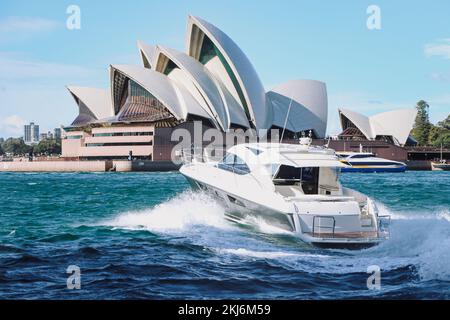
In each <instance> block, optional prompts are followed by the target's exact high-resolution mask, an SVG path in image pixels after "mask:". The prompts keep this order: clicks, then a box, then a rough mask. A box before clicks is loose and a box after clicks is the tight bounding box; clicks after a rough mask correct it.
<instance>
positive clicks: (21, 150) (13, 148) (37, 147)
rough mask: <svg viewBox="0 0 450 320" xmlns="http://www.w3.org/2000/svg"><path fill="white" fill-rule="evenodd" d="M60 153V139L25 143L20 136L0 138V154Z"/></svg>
mask: <svg viewBox="0 0 450 320" xmlns="http://www.w3.org/2000/svg"><path fill="white" fill-rule="evenodd" d="M30 153H32V154H34V155H60V154H61V139H44V140H41V141H40V142H39V143H38V144H33V145H27V144H26V143H25V142H24V141H23V139H22V138H8V139H6V140H4V139H3V138H0V155H6V154H8V155H14V156H28V155H29V154H30Z"/></svg>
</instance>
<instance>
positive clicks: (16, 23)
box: [0, 17, 60, 33]
mask: <svg viewBox="0 0 450 320" xmlns="http://www.w3.org/2000/svg"><path fill="white" fill-rule="evenodd" d="M59 25H60V23H59V22H58V21H54V20H49V19H44V18H39V17H7V18H5V19H3V20H1V21H0V33H16V32H21V33H30V32H42V31H50V30H53V29H55V28H57V27H58V26H59Z"/></svg>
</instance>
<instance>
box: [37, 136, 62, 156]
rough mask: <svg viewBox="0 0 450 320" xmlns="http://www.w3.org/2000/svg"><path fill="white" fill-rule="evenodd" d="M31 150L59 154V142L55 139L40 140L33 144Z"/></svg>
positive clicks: (39, 152)
mask: <svg viewBox="0 0 450 320" xmlns="http://www.w3.org/2000/svg"><path fill="white" fill-rule="evenodd" d="M33 152H34V153H38V154H46V155H52V154H61V142H60V141H58V140H56V139H45V140H41V141H40V142H39V144H37V145H35V146H34V148H33Z"/></svg>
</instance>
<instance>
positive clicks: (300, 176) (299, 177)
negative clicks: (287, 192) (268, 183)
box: [273, 165, 319, 194]
mask: <svg viewBox="0 0 450 320" xmlns="http://www.w3.org/2000/svg"><path fill="white" fill-rule="evenodd" d="M273 183H274V184H275V185H279V186H280V185H281V186H295V185H299V186H301V188H302V190H303V193H304V194H318V192H319V168H318V167H304V168H296V167H292V166H287V165H281V166H280V167H279V169H278V171H277V172H276V173H275V175H274V177H273Z"/></svg>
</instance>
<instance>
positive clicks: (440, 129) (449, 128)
mask: <svg viewBox="0 0 450 320" xmlns="http://www.w3.org/2000/svg"><path fill="white" fill-rule="evenodd" d="M428 143H429V144H430V145H432V146H435V147H440V146H441V144H442V146H443V147H444V148H450V115H448V116H447V118H446V119H444V120H443V121H439V122H438V123H437V125H435V126H432V127H431V130H430V135H429V137H428Z"/></svg>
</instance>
